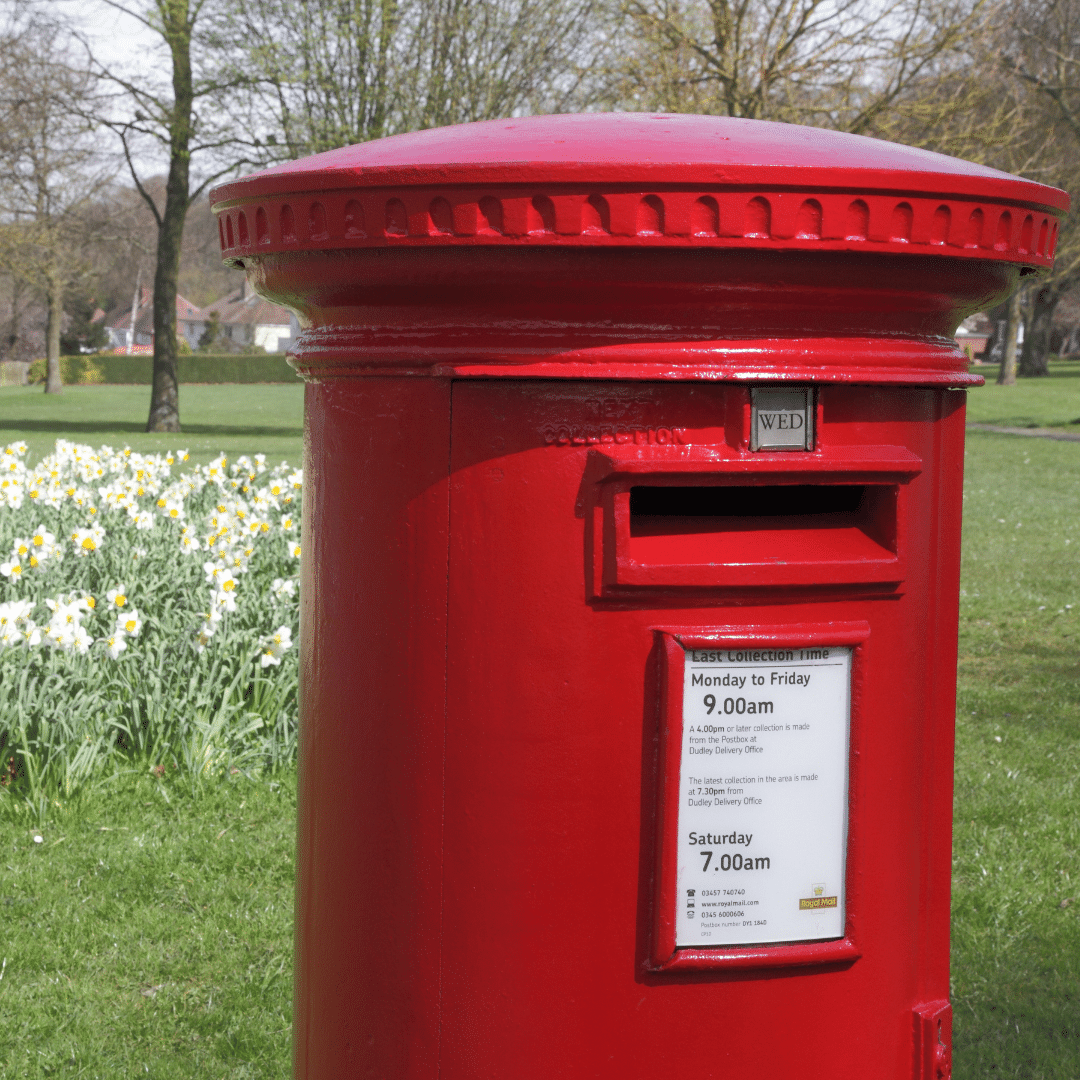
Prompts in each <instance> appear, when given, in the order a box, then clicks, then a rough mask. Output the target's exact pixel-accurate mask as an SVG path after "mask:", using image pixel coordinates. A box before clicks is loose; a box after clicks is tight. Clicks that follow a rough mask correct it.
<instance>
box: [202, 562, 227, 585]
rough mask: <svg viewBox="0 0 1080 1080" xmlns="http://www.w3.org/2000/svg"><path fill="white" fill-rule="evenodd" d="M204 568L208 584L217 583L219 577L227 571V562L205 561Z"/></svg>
mask: <svg viewBox="0 0 1080 1080" xmlns="http://www.w3.org/2000/svg"><path fill="white" fill-rule="evenodd" d="M202 568H203V573H204V574H205V575H206V583H207V585H216V584H217V583H218V579H219V578H220V577H221V575H222V574H224V573H225V564H224V563H220V562H204V563H203V566H202Z"/></svg>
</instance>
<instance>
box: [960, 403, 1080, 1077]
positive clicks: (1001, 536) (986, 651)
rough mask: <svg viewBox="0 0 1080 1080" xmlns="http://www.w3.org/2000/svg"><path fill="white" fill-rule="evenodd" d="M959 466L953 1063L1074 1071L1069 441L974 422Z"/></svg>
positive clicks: (1072, 499)
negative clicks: (985, 428) (993, 430)
mask: <svg viewBox="0 0 1080 1080" xmlns="http://www.w3.org/2000/svg"><path fill="white" fill-rule="evenodd" d="M982 393H985V391H982V390H979V391H975V392H974V393H973V394H972V397H973V398H977V397H978V395H979V394H982ZM966 474H967V479H966V484H965V488H966V496H965V507H964V569H963V593H962V596H961V622H960V678H959V700H958V705H957V759H956V798H955V804H954V805H955V818H954V829H955V839H954V844H953V856H954V880H953V995H952V996H953V1008H954V1013H955V1041H956V1067H955V1075H956V1076H958V1077H979V1078H982V1077H992V1076H1001V1077H1005V1076H1009V1077H1023V1078H1024V1080H1048V1078H1050V1077H1053V1078H1055V1080H1075V1078H1076V1077H1080V790H1078V784H1077V778H1078V775H1080V650H1078V645H1080V574H1078V572H1077V570H1078V566H1077V563H1078V555H1080V446H1078V445H1077V444H1075V443H1062V442H1051V441H1049V440H1046V439H1020V438H1016V437H1012V436H1008V435H991V434H986V433H983V432H971V433H969V435H968V451H967V463H966ZM1066 901H1068V903H1066V904H1065V906H1062V905H1063V903H1064V902H1066Z"/></svg>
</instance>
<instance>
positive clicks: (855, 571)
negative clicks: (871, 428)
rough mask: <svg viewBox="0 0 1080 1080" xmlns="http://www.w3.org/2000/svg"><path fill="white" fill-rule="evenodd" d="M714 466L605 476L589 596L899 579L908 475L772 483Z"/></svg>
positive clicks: (863, 473) (832, 475)
mask: <svg viewBox="0 0 1080 1080" xmlns="http://www.w3.org/2000/svg"><path fill="white" fill-rule="evenodd" d="M718 464H719V463H714V464H713V466H712V471H711V472H708V473H706V472H705V469H704V468H703V467H699V469H698V470H696V472H697V475H686V474H685V473H684V474H682V475H678V474H676V475H663V474H660V473H659V472H657V473H655V474H654V475H652V476H648V475H645V476H643V475H640V473H641V472H643V471H645V470H641V469H638V470H634V472H636V473H637V475H630V476H625V475H624V476H612V477H610V478H609V479H610V480H611V481H612V482H611V483H609V484H608V485H606V488H607V490H605V491H604V493H603V494H602V496H601V498H600V500H599V501H600V503H601V505H602V506H603V512H602V517H603V520H602V522H598V523H597V528H598V530H599V531H601V532H602V543H601V545H600V546H602V548H603V552H602V557H601V558H600V559H598V560H597V561H596V562H595V563H594V575H595V576H596V577H597V579H598V581H599V584H600V589H599V590H595V589H594V592H595V593H597V594H599V595H603V594H604V593H605V592H607V591H608V590H615V591H616V592H617V591H620V590H622V589H625V588H631V589H633V588H650V587H651V588H707V589H716V588H745V587H761V586H766V587H767V586H776V585H797V584H803V585H808V584H809V585H814V586H818V585H838V584H857V583H866V584H871V583H877V584H888V583H892V584H896V583H898V582H900V581H901V580H903V560H902V556H903V550H902V543H901V536H902V517H903V511H902V507H903V502H904V496H905V493H906V492H905V488H906V481H907V480H908V479H909V478H910V475H911V474H912V471H917V470H912V471H909V472H908V474H907V475H899V474H898V471H897V470H891V471H885V470H882V471H881V472H880V473H879V474H878V475H873V474H872V473H871V475H867V474H868V472H870V470H868V469H866V468H865V467H864V468H862V469H860V470H859V471H855V470H852V471H851V473H850V474H849V475H848V476H845V475H844V471H843V470H842V469H837V468H835V466H834V468H833V469H829V470H826V469H825V468H824V467H819V471H817V473H816V474H815V472H814V471H810V470H804V471H802V473H801V474H800V473H798V472H795V473H793V474H791V473H789V474H788V475H779V476H778V475H776V474H775V473H773V474H772V475H768V474H764V475H763V474H762V473H761V472H757V471H753V472H747V471H739V472H734V471H732V472H725V471H721V468H718ZM808 472H809V475H808Z"/></svg>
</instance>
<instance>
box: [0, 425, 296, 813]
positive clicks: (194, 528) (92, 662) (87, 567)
mask: <svg viewBox="0 0 1080 1080" xmlns="http://www.w3.org/2000/svg"><path fill="white" fill-rule="evenodd" d="M25 457H26V446H25V444H23V443H12V444H11V445H9V446H7V447H6V448H5V449H4V450H3V451H2V452H0V761H2V766H0V805H6V806H7V807H9V808H16V807H22V808H32V809H33V810H34V812H35V813H37V814H41V813H42V812H44V809H45V807H46V806H47V804H48V802H49V801H50V800H53V799H62V798H65V797H68V796H70V795H71V794H73V793H74V792H75V791H77V790H78V789H79V788H80V787H82V786H84V785H85V784H86V783H87V782H88V781H91V780H93V779H95V778H100V777H103V776H106V775H108V774H109V773H110V771H111V770H115V768H116V767H118V766H133V765H145V766H147V767H153V768H156V769H158V770H159V771H161V770H164V769H176V770H182V771H184V772H185V773H186V774H187V775H190V776H192V777H198V776H206V775H208V774H213V773H216V772H220V771H221V770H226V769H233V770H236V769H245V770H247V769H261V768H274V767H277V766H279V765H282V764H285V763H286V762H289V761H291V760H292V759H293V757H294V755H295V748H296V683H297V664H296V654H295V650H294V649H293V648H292V646H293V643H294V641H293V639H294V634H295V632H296V625H297V614H298V596H297V577H298V571H299V560H300V542H299V516H300V513H299V512H300V496H301V491H302V486H303V476H302V473H301V471H300V470H297V469H293V468H290V467H289V466H288V465H287V464H285V463H284V462H283V463H281V464H279V465H277V466H275V467H273V468H271V467H269V466H268V465H267V464H266V461H265V458H264V456H263V455H256V456H255V458H254V459H250V458H247V457H241V458H239V459H238V460H237V461H235V462H232V463H230V462H228V461H226V459H225V457H224V456H221V457H218V458H217V459H216V460H215V461H212V462H211V463H210V464H209V465H205V466H200V467H190V468H186V469H185V462H186V460H187V454H186V453H179V454H176V455H175V456H174V455H172V454H168V455H150V456H146V455H142V454H138V453H135V452H133V451H131V450H130V449H126V448H125V449H123V450H116V449H113V448H111V447H107V446H103V447H100V448H98V449H93V448H91V447H89V446H81V445H77V444H75V443H70V442H66V441H64V440H58V441H57V443H56V448H55V451H54V452H53V453H52V454H50V455H48V456H47V457H45V458H44V459H43V460H41V461H40V462H38V463H37V464H36V465H34V466H28V465H27V464H26V460H25Z"/></svg>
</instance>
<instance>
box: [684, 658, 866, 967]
mask: <svg viewBox="0 0 1080 1080" xmlns="http://www.w3.org/2000/svg"><path fill="white" fill-rule="evenodd" d="M685 651H686V656H685V664H684V672H685V674H684V685H683V709H682V714H683V717H682V718H683V732H682V746H681V755H680V768H679V815H678V855H677V871H676V881H677V888H676V901H675V902H676V912H675V944H676V947H677V948H686V947H699V948H700V947H708V946H710V945H749V944H765V943H770V942H781V941H813V940H823V939H830V938H839V937H842V936H843V932H844V861H845V853H846V849H847V787H848V729H849V719H850V704H851V654H852V650H851V649H850V648H849V647H822V648H819V647H813V648H762V647H760V646H750V645H748V646H745V647H739V646H736V647H723V648H721V647H717V648H708V649H695V648H686V650H685Z"/></svg>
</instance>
